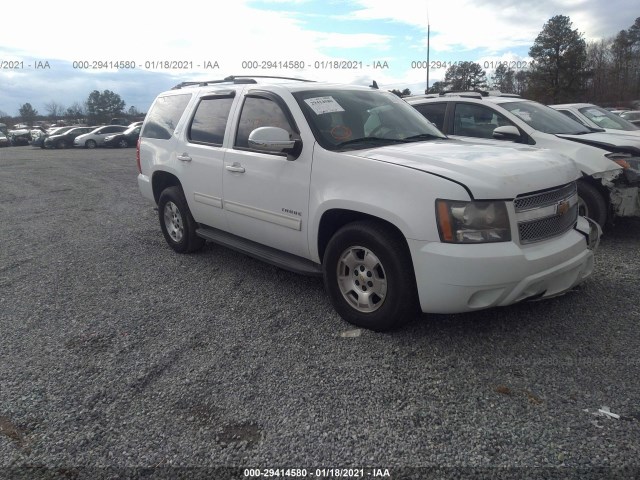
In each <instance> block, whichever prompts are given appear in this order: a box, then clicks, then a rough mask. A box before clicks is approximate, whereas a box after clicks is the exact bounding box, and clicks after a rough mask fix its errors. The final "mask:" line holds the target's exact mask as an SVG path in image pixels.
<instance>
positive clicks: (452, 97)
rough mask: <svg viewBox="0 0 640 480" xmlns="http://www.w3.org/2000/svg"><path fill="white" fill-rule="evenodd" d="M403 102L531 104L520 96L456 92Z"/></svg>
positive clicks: (420, 96)
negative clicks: (461, 101) (462, 101)
mask: <svg viewBox="0 0 640 480" xmlns="http://www.w3.org/2000/svg"><path fill="white" fill-rule="evenodd" d="M404 100H405V101H406V102H407V103H409V104H414V103H427V102H429V103H435V102H453V101H460V100H464V101H472V102H474V101H475V102H480V103H483V102H492V103H510V102H531V101H532V100H527V99H526V98H522V97H520V96H512V95H508V96H507V95H506V94H501V95H486V96H485V95H481V94H480V93H476V92H456V93H447V94H445V95H438V96H433V95H431V94H430V95H415V96H410V97H404Z"/></svg>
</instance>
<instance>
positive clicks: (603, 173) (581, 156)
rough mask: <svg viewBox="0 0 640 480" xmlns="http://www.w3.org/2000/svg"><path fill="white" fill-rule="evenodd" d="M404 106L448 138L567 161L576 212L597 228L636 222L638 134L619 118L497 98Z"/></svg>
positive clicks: (431, 99) (475, 96)
mask: <svg viewBox="0 0 640 480" xmlns="http://www.w3.org/2000/svg"><path fill="white" fill-rule="evenodd" d="M405 100H406V101H407V102H408V103H409V104H410V105H412V106H413V107H414V108H416V109H417V110H418V111H419V112H420V113H422V115H423V116H424V117H426V118H427V119H428V120H429V121H431V122H432V123H433V124H434V125H435V126H436V127H438V129H439V130H441V131H442V132H443V133H445V134H447V135H449V136H451V137H452V138H459V139H461V140H463V141H464V140H465V139H467V140H468V139H471V138H473V141H474V142H477V141H478V140H479V139H481V140H480V141H482V142H485V143H495V141H496V140H502V141H510V142H514V143H518V144H524V145H531V146H535V147H542V148H546V149H550V150H553V151H556V152H558V153H561V154H563V155H565V156H567V157H569V158H571V159H572V160H573V161H574V162H575V163H576V165H577V167H578V169H579V170H580V172H581V174H582V177H581V178H580V180H579V181H578V201H579V212H580V214H581V215H583V216H586V217H589V218H592V219H593V220H595V221H596V222H597V223H598V224H599V225H600V226H601V227H604V226H605V224H606V223H607V222H608V221H609V220H611V219H612V218H614V217H616V216H640V197H639V194H638V188H639V185H640V135H639V133H640V130H638V129H637V128H636V127H635V126H634V125H632V124H630V123H628V122H626V121H625V120H624V119H623V118H621V117H616V116H615V115H614V114H611V113H610V112H608V111H606V110H603V109H600V108H599V107H597V106H595V105H590V104H572V105H555V106H553V108H551V107H549V106H546V105H542V104H540V103H538V102H534V101H531V100H526V99H524V98H520V97H519V96H517V95H502V94H499V92H498V93H496V94H493V95H489V94H484V95H483V94H481V93H478V92H458V93H447V94H444V95H439V96H433V95H419V96H414V97H405ZM560 112H562V113H560ZM563 114H564V115H563Z"/></svg>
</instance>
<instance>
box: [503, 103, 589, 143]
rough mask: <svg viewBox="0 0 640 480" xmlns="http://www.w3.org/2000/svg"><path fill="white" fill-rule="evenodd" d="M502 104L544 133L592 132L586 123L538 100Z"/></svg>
mask: <svg viewBox="0 0 640 480" xmlns="http://www.w3.org/2000/svg"><path fill="white" fill-rule="evenodd" d="M500 106H501V107H502V108H504V109H505V110H508V111H509V112H511V113H513V114H514V115H515V116H516V117H518V118H520V119H521V120H522V121H523V122H525V123H527V124H528V125H529V126H530V127H532V128H534V129H535V130H538V131H540V132H543V133H551V134H559V133H564V134H572V135H581V134H583V133H590V132H591V130H589V129H588V128H587V127H585V126H584V125H582V124H580V123H577V122H575V121H574V120H571V119H570V118H568V117H566V116H565V115H563V114H561V113H560V112H558V111H557V110H554V109H553V108H551V107H547V106H546V105H542V104H541V103H538V102H532V101H524V102H504V103H501V104H500Z"/></svg>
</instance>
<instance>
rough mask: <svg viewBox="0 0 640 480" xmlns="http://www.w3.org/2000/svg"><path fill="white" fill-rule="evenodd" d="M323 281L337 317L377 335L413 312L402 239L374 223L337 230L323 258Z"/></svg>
mask: <svg viewBox="0 0 640 480" xmlns="http://www.w3.org/2000/svg"><path fill="white" fill-rule="evenodd" d="M323 268H324V282H325V287H326V289H327V291H328V293H329V296H330V298H331V301H332V302H333V305H334V307H335V309H336V311H337V312H338V313H339V314H340V316H341V317H342V318H344V319H345V320H346V321H347V322H349V323H352V324H354V325H357V326H359V327H364V328H369V329H371V330H376V331H383V330H389V329H392V328H395V327H398V326H400V325H402V324H403V323H405V322H406V321H408V320H410V319H412V318H413V317H415V316H416V314H417V313H418V300H417V299H418V295H417V289H416V283H415V274H414V271H413V263H412V262H411V256H410V254H409V250H408V247H407V244H406V241H405V240H404V238H403V237H402V236H401V235H400V234H399V233H398V232H396V231H395V230H394V229H392V228H391V227H388V226H386V225H384V224H382V223H378V222H375V221H358V222H354V223H351V224H348V225H346V226H344V227H342V228H341V229H340V230H338V232H336V234H335V235H334V236H333V237H332V238H331V240H330V241H329V244H328V245H327V249H326V252H325V255H324V260H323Z"/></svg>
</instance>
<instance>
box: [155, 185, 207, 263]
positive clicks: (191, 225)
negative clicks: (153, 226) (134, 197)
mask: <svg viewBox="0 0 640 480" xmlns="http://www.w3.org/2000/svg"><path fill="white" fill-rule="evenodd" d="M158 218H159V220H160V228H161V229H162V234H163V235H164V238H165V240H166V241H167V243H168V244H169V246H170V247H171V248H173V249H174V250H175V251H176V252H178V253H190V252H195V251H196V250H199V249H201V248H202V246H203V245H204V243H205V241H204V239H203V238H200V237H199V236H198V235H196V228H197V224H196V221H195V220H194V219H193V216H192V215H191V211H190V210H189V206H188V205H187V200H186V199H185V197H184V192H183V191H182V188H180V187H178V186H174V187H169V188H166V189H165V190H163V191H162V193H161V194H160V199H159V200H158Z"/></svg>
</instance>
